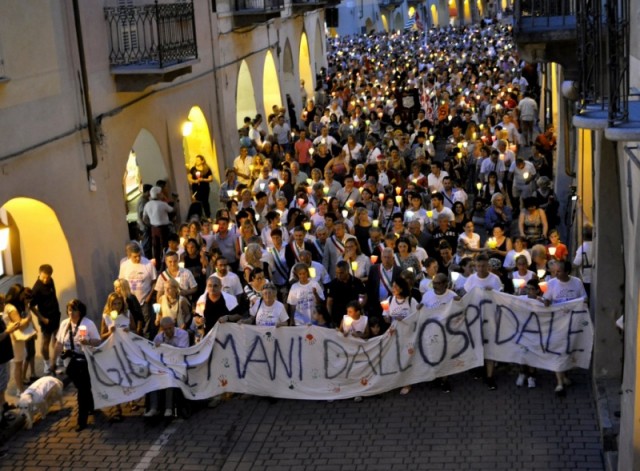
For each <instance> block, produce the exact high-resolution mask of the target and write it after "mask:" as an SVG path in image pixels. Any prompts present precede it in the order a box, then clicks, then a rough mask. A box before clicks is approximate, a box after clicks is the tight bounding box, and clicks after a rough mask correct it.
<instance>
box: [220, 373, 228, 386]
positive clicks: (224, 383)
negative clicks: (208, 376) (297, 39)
mask: <svg viewBox="0 0 640 471" xmlns="http://www.w3.org/2000/svg"><path fill="white" fill-rule="evenodd" d="M218 382H219V383H220V386H222V387H223V388H225V387H226V386H227V384H229V381H227V377H226V376H224V375H221V376H218Z"/></svg>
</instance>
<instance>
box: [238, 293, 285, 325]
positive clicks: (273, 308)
mask: <svg viewBox="0 0 640 471" xmlns="http://www.w3.org/2000/svg"><path fill="white" fill-rule="evenodd" d="M276 293H277V288H276V285H274V284H273V283H267V284H265V285H264V287H263V288H262V298H261V299H260V300H259V301H257V302H256V303H255V304H254V305H253V306H251V309H250V310H249V318H248V319H246V320H244V321H240V322H239V323H243V324H255V325H257V326H262V327H282V326H285V325H288V324H289V315H288V314H287V309H286V308H285V307H284V304H282V303H281V302H280V301H278V300H276Z"/></svg>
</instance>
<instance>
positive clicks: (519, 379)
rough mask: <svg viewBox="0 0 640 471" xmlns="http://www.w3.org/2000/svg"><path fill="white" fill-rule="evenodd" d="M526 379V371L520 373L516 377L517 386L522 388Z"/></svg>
mask: <svg viewBox="0 0 640 471" xmlns="http://www.w3.org/2000/svg"><path fill="white" fill-rule="evenodd" d="M525 379H526V376H525V375H524V373H520V374H519V375H518V377H517V378H516V386H518V387H519V388H521V387H522V386H523V385H524V380H525Z"/></svg>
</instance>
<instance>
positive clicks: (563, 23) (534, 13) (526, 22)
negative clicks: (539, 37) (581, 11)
mask: <svg viewBox="0 0 640 471" xmlns="http://www.w3.org/2000/svg"><path fill="white" fill-rule="evenodd" d="M576 1H580V0H519V1H516V8H515V18H516V29H521V28H526V29H534V28H535V29H549V30H553V29H557V28H562V27H567V26H569V27H575V24H576Z"/></svg>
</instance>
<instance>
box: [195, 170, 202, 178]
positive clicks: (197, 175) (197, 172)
mask: <svg viewBox="0 0 640 471" xmlns="http://www.w3.org/2000/svg"><path fill="white" fill-rule="evenodd" d="M200 175H202V174H201V173H200V170H197V171H196V178H200Z"/></svg>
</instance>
